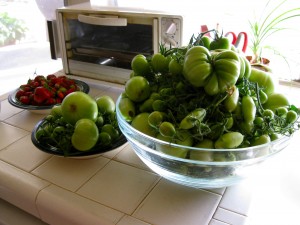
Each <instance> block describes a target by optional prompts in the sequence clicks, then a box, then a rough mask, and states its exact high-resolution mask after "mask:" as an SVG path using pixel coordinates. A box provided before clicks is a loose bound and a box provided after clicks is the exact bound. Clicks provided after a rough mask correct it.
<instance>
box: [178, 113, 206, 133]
mask: <svg viewBox="0 0 300 225" xmlns="http://www.w3.org/2000/svg"><path fill="white" fill-rule="evenodd" d="M205 115H206V110H205V109H202V108H198V109H195V110H193V111H192V112H190V113H189V114H188V115H186V116H185V117H184V118H183V119H182V120H181V122H180V124H179V129H184V130H188V129H191V128H193V127H194V126H195V125H196V123H200V122H201V121H202V120H203V119H204V117H205Z"/></svg>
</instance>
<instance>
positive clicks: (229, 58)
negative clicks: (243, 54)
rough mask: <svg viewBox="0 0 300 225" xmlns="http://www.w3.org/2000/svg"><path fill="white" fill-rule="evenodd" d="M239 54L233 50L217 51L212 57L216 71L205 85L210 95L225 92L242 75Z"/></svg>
mask: <svg viewBox="0 0 300 225" xmlns="http://www.w3.org/2000/svg"><path fill="white" fill-rule="evenodd" d="M239 60H240V59H239V55H238V54H237V53H236V52H233V51H231V50H224V51H220V52H218V53H215V54H214V55H213V57H212V62H211V63H212V65H213V71H214V73H212V74H211V76H210V77H209V78H208V83H207V84H206V85H205V86H207V87H204V89H205V91H206V93H207V94H209V95H215V94H218V93H223V92H225V91H226V90H227V89H228V88H231V87H232V86H233V85H235V83H236V82H237V80H238V78H239V75H240V65H241V64H240V61H239Z"/></svg>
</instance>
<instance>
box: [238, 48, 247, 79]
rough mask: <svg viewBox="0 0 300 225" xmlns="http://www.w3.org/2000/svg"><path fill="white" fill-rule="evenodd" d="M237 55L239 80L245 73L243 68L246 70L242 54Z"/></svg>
mask: <svg viewBox="0 0 300 225" xmlns="http://www.w3.org/2000/svg"><path fill="white" fill-rule="evenodd" d="M238 56H239V60H240V73H239V78H238V79H239V80H241V79H242V78H243V77H244V75H245V70H246V65H245V63H246V62H245V60H244V58H245V57H244V56H243V55H240V54H239V55H238Z"/></svg>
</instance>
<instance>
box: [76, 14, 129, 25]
mask: <svg viewBox="0 0 300 225" xmlns="http://www.w3.org/2000/svg"><path fill="white" fill-rule="evenodd" d="M78 20H79V21H80V22H82V23H88V24H93V25H101V26H115V27H117V26H127V19H126V18H118V17H96V16H87V15H82V14H79V15H78Z"/></svg>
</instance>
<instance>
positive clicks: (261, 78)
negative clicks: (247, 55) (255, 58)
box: [249, 67, 276, 96]
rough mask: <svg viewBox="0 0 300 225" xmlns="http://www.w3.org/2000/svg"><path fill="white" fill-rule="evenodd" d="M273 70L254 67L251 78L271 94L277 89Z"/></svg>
mask: <svg viewBox="0 0 300 225" xmlns="http://www.w3.org/2000/svg"><path fill="white" fill-rule="evenodd" d="M273 76H274V75H273V74H272V73H271V72H267V71H263V70H260V69H257V68H254V67H252V68H251V73H250V76H249V80H250V81H251V82H255V83H257V84H258V86H259V87H261V88H263V90H264V92H265V93H266V94H267V95H268V96H269V95H271V94H272V93H273V92H274V91H275V86H276V85H275V79H274V77H273Z"/></svg>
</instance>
